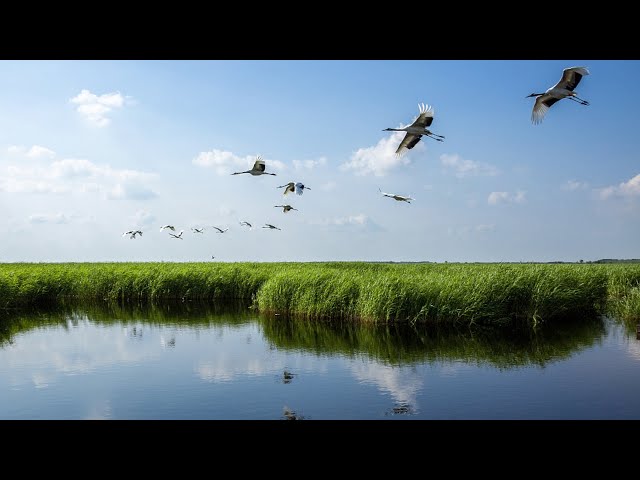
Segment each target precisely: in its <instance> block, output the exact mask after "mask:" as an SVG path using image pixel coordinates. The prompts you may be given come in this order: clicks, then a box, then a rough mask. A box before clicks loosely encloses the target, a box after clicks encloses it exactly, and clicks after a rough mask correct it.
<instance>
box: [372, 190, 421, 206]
mask: <svg viewBox="0 0 640 480" xmlns="http://www.w3.org/2000/svg"><path fill="white" fill-rule="evenodd" d="M378 190H380V189H378ZM380 193H381V194H382V195H384V196H385V197H390V198H393V199H394V200H397V201H399V202H407V203H411V200H414V199H413V198H411V197H406V196H404V195H396V194H395V193H384V192H383V191H382V190H380Z"/></svg>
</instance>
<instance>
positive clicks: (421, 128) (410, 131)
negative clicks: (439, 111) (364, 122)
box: [383, 103, 444, 156]
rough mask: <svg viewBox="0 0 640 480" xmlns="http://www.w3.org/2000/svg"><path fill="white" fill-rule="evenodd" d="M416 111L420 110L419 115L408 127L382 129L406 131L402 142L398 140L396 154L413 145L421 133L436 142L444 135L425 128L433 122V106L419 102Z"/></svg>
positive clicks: (440, 140)
mask: <svg viewBox="0 0 640 480" xmlns="http://www.w3.org/2000/svg"><path fill="white" fill-rule="evenodd" d="M418 111H419V112H420V115H418V118H416V119H415V120H414V121H413V123H412V124H411V125H409V126H408V127H404V128H385V129H384V130H383V132H407V133H406V134H405V136H404V138H403V139H402V142H400V145H398V149H397V150H396V156H400V155H402V154H403V153H404V152H406V151H407V150H411V149H412V148H413V147H415V146H416V144H417V143H418V142H419V141H420V139H421V138H422V136H423V135H426V136H427V137H431V138H433V139H434V140H437V141H438V142H442V141H443V138H444V137H443V136H442V135H437V134H435V133H433V132H432V131H431V130H429V129H427V127H430V126H431V123H433V116H434V114H435V112H434V111H433V107H430V106H429V105H425V104H424V103H420V104H418Z"/></svg>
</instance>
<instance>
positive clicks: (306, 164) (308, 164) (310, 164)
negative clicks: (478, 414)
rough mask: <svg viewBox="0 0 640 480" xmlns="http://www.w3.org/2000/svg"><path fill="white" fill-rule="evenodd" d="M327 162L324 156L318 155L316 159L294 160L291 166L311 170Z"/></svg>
mask: <svg viewBox="0 0 640 480" xmlns="http://www.w3.org/2000/svg"><path fill="white" fill-rule="evenodd" d="M326 164H327V159H326V157H320V158H319V159H318V160H294V161H293V167H294V168H295V169H296V170H303V169H306V170H313V169H314V168H316V167H320V166H323V165H326Z"/></svg>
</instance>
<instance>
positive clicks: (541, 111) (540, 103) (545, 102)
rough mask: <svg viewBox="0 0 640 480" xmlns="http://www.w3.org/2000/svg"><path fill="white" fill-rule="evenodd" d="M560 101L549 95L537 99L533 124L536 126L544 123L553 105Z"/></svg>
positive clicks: (532, 118) (533, 113)
mask: <svg viewBox="0 0 640 480" xmlns="http://www.w3.org/2000/svg"><path fill="white" fill-rule="evenodd" d="M559 100H560V99H559V98H556V97H552V96H551V95H547V94H544V95H540V96H539V97H538V98H536V103H535V104H534V105H533V111H532V112H531V122H532V123H534V124H535V125H537V124H539V123H540V122H542V120H543V119H544V116H545V115H546V114H547V112H548V111H549V108H550V107H551V105H553V104H554V103H556V102H557V101H559Z"/></svg>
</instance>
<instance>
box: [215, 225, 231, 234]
mask: <svg viewBox="0 0 640 480" xmlns="http://www.w3.org/2000/svg"><path fill="white" fill-rule="evenodd" d="M211 228H215V229H216V230H217V231H218V233H224V232H226V231H227V230H229V228H225V229H224V230H222V229H221V228H218V227H216V226H215V225H212V226H211Z"/></svg>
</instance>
